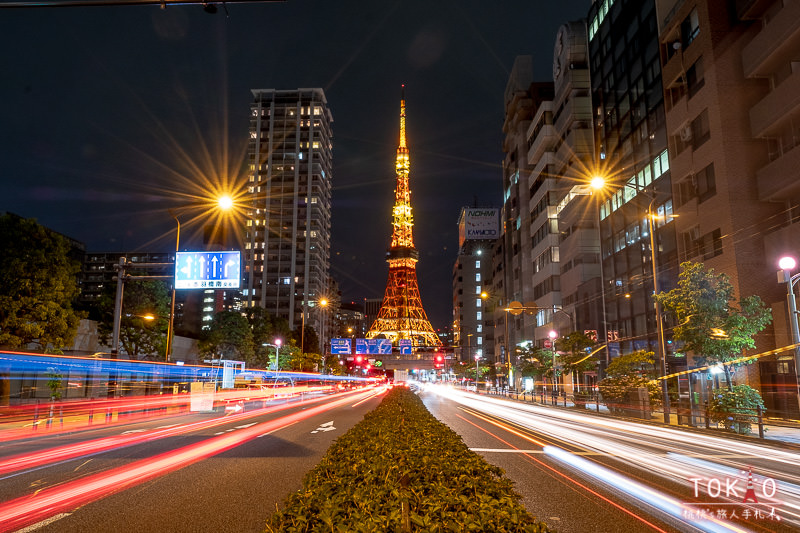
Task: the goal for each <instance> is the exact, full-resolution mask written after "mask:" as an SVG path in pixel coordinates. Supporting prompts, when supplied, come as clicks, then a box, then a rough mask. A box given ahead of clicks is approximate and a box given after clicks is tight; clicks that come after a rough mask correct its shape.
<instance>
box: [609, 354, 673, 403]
mask: <svg viewBox="0 0 800 533" xmlns="http://www.w3.org/2000/svg"><path fill="white" fill-rule="evenodd" d="M606 374H608V377H606V378H605V379H603V380H601V381H600V383H598V387H599V388H600V392H601V393H602V394H603V403H605V404H606V406H607V407H608V408H609V409H610V410H611V411H616V410H618V409H619V406H620V405H624V404H625V403H626V402H627V400H628V394H629V393H630V392H631V391H634V390H636V389H638V388H646V389H647V392H648V396H649V397H650V405H651V406H653V407H657V406H659V405H661V387H660V386H659V384H658V383H656V382H655V377H656V371H655V354H654V353H653V352H646V351H644V350H638V351H635V352H631V353H627V354H624V355H620V356H619V357H617V358H615V359H614V360H613V361H611V363H610V364H609V365H608V368H607V369H606Z"/></svg>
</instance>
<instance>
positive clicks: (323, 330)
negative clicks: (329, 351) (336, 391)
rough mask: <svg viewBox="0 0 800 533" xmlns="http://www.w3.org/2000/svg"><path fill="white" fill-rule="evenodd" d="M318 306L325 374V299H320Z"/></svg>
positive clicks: (326, 304) (323, 370)
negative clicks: (320, 318) (319, 309)
mask: <svg viewBox="0 0 800 533" xmlns="http://www.w3.org/2000/svg"><path fill="white" fill-rule="evenodd" d="M319 306H320V307H321V308H322V313H321V314H322V324H321V325H320V331H321V339H320V340H321V341H322V372H321V373H322V374H324V373H325V319H326V318H327V317H326V315H325V310H326V308H327V307H328V299H327V298H320V300H319Z"/></svg>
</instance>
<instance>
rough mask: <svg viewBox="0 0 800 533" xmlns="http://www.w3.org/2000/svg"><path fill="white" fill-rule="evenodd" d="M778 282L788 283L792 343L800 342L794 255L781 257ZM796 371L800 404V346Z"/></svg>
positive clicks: (797, 347)
mask: <svg viewBox="0 0 800 533" xmlns="http://www.w3.org/2000/svg"><path fill="white" fill-rule="evenodd" d="M778 267H779V268H780V270H779V271H778V283H785V284H786V305H787V307H788V311H789V325H790V327H791V331H792V344H798V343H800V328H799V327H798V324H797V303H796V302H795V297H794V285H795V283H797V280H798V279H800V272H799V273H797V274H794V275H793V274H792V271H793V270H794V269H795V268H796V267H797V261H796V260H795V258H794V257H790V256H785V257H781V258H780V260H779V261H778ZM794 371H795V375H796V376H797V387H798V404H799V405H800V346H795V348H794Z"/></svg>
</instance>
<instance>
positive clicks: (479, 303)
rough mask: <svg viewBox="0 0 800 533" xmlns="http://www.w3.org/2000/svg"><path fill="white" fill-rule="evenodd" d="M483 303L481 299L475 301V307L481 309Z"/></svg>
mask: <svg viewBox="0 0 800 533" xmlns="http://www.w3.org/2000/svg"><path fill="white" fill-rule="evenodd" d="M481 301H482V300H481V299H480V298H478V299H477V300H475V307H480V306H481Z"/></svg>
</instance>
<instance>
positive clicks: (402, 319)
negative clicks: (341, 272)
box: [367, 91, 442, 346]
mask: <svg viewBox="0 0 800 533" xmlns="http://www.w3.org/2000/svg"><path fill="white" fill-rule="evenodd" d="M395 174H396V175H397V185H396V186H395V191H394V207H393V208H392V245H391V247H390V248H389V251H388V252H387V254H386V262H388V263H389V279H388V281H387V282H386V293H385V294H384V296H383V303H382V304H381V309H380V311H378V317H377V318H376V319H375V322H374V323H373V324H372V327H370V328H369V331H368V332H367V338H369V339H372V338H375V337H378V336H381V335H382V336H383V337H385V338H388V339H392V343H396V342H397V341H398V340H400V339H411V340H412V344H413V345H415V346H440V345H441V344H442V342H441V341H440V340H439V337H438V336H437V335H436V333H435V332H434V331H433V327H431V323H430V321H428V317H427V315H426V314H425V310H424V309H423V308H422V299H421V298H420V295H419V286H418V284H417V261H418V260H419V252H417V249H416V248H415V247H414V235H413V227H414V216H413V215H412V213H411V189H410V188H409V186H408V174H409V157H408V147H407V146H406V100H405V91H403V94H402V95H401V97H400V143H399V145H398V147H397V159H396V161H395Z"/></svg>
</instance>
